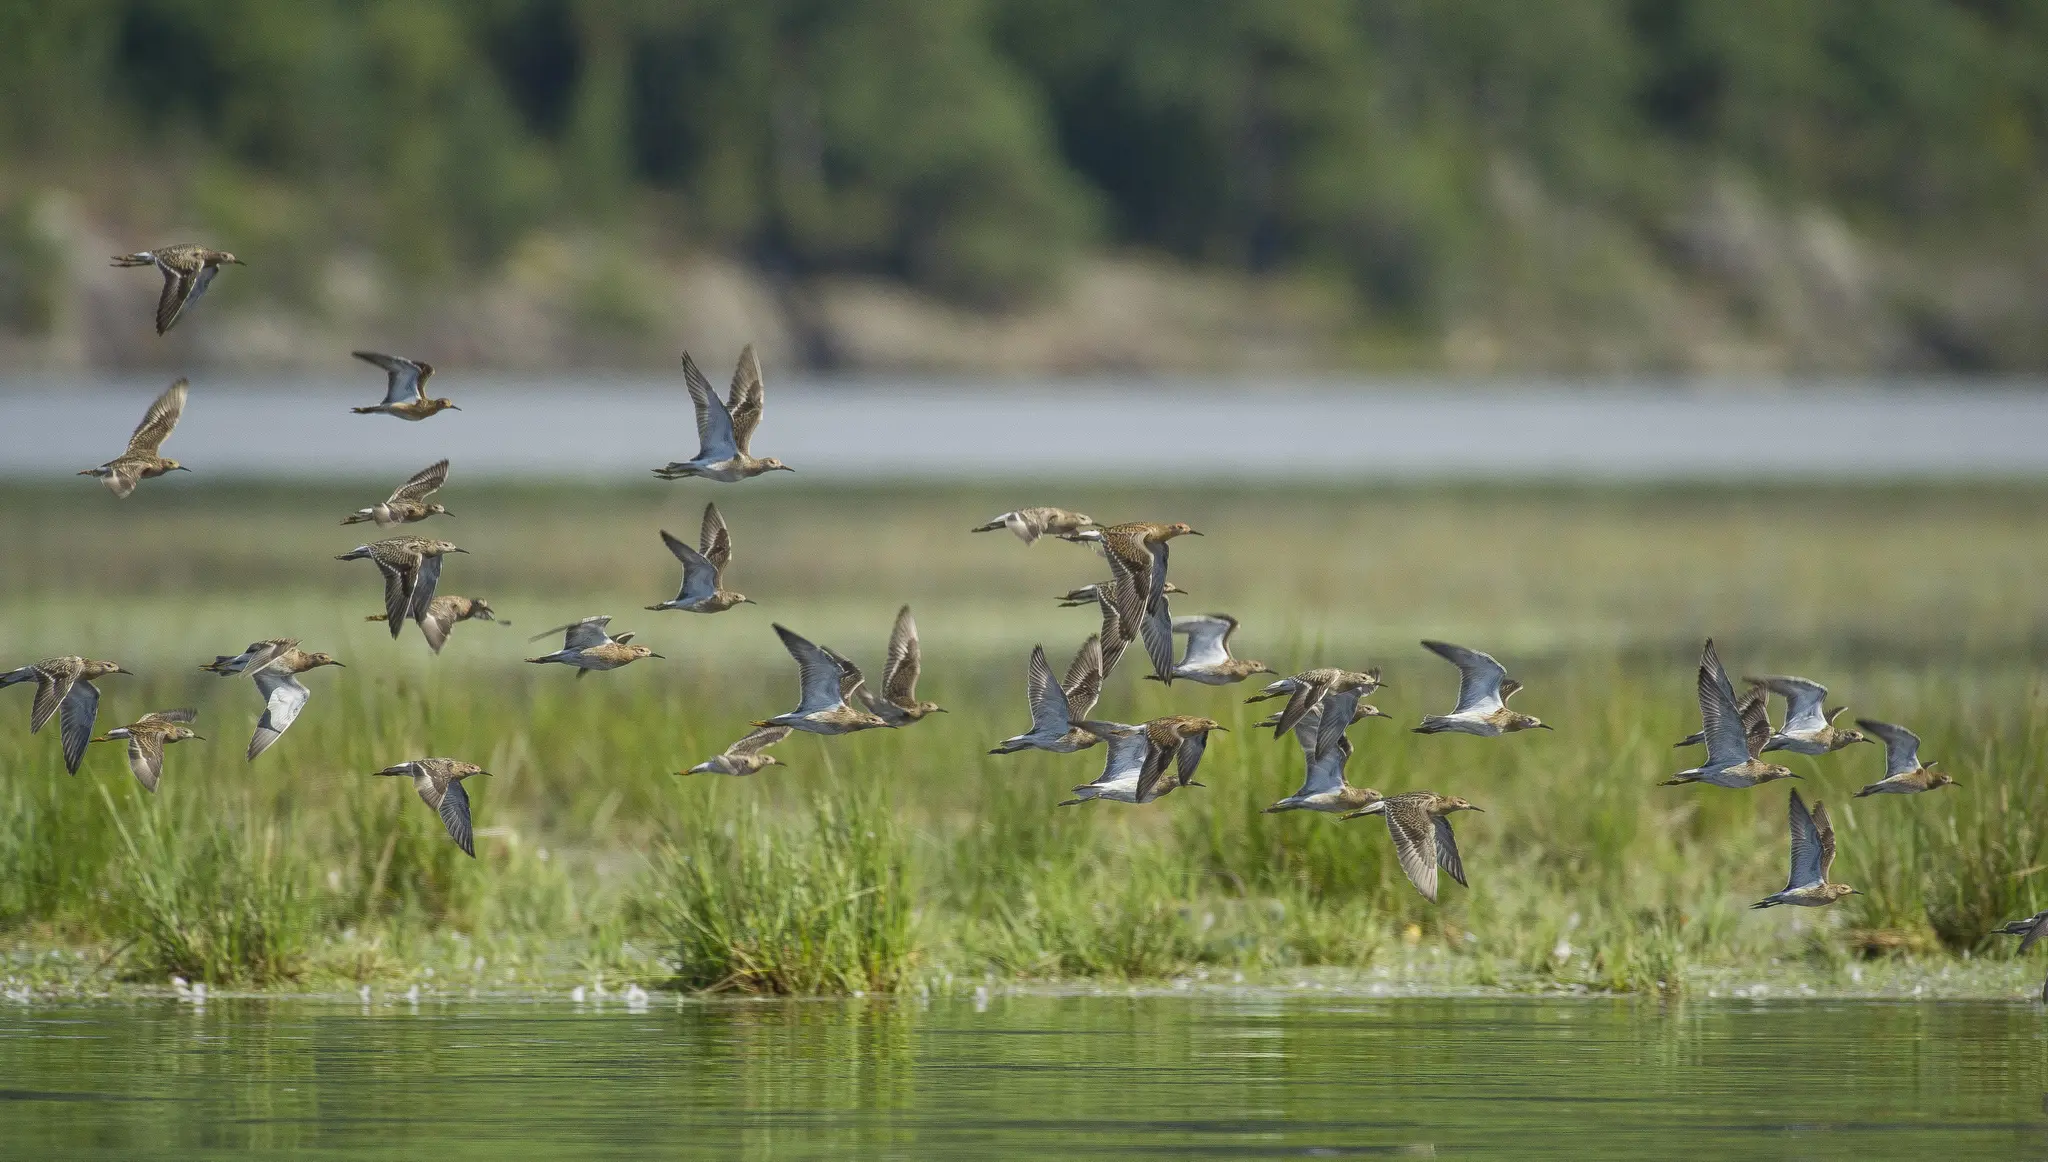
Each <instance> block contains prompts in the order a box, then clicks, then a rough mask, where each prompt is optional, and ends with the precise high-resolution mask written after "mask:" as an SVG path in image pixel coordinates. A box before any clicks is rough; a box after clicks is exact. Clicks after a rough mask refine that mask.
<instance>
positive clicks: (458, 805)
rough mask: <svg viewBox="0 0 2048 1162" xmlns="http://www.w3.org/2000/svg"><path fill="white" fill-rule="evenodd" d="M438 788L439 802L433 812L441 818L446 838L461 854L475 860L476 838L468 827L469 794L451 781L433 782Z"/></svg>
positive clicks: (438, 780) (437, 780)
mask: <svg viewBox="0 0 2048 1162" xmlns="http://www.w3.org/2000/svg"><path fill="white" fill-rule="evenodd" d="M434 781H435V783H436V785H437V786H438V787H439V788H440V791H441V795H440V799H441V801H440V802H439V803H436V804H434V810H435V811H436V812H437V813H439V814H440V816H441V825H442V826H444V827H446V828H447V829H448V838H450V839H452V840H454V841H455V846H457V847H459V848H461V849H462V854H464V855H466V856H468V857H470V858H471V859H475V858H476V837H475V834H474V833H473V832H472V831H471V830H470V826H469V792H468V791H465V790H463V789H462V784H461V783H459V782H456V781H455V780H453V779H450V780H446V781H443V780H440V779H436V780H434Z"/></svg>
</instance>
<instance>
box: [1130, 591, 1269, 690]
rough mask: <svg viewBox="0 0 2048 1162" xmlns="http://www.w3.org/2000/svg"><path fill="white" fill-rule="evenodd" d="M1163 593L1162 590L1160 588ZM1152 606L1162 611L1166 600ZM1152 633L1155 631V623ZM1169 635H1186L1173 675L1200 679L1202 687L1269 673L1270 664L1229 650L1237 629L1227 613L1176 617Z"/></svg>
mask: <svg viewBox="0 0 2048 1162" xmlns="http://www.w3.org/2000/svg"><path fill="white" fill-rule="evenodd" d="M1161 592H1162V593H1163V592H1164V590H1163V589H1162V590H1161ZM1154 605H1155V607H1156V608H1157V609H1158V610H1159V611H1160V612H1162V613H1163V612H1164V610H1165V603H1164V602H1155V603H1154ZM1152 632H1153V633H1155V634H1156V633H1157V632H1158V627H1156V626H1154V627H1153V630H1152ZM1169 632H1170V633H1172V634H1186V635H1187V639H1188V648H1187V652H1186V653H1184V654H1182V655H1181V659H1180V662H1179V663H1178V664H1176V665H1175V666H1174V667H1173V672H1172V676H1173V677H1175V678H1185V679H1186V680H1188V681H1190V682H1200V683H1201V684H1202V685H1204V686H1228V685H1230V684H1232V683H1234V682H1242V681H1244V680H1245V679H1246V678H1249V677H1251V676H1252V675H1253V674H1270V673H1272V672H1273V667H1271V666H1269V665H1267V664H1266V663H1264V662H1254V661H1249V660H1247V659H1243V658H1237V657H1233V656H1232V655H1231V653H1230V635H1231V634H1233V633H1236V632H1237V619H1236V618H1234V617H1232V616H1230V615H1229V614H1227V613H1206V614H1202V615H1199V616H1196V617H1176V618H1174V619H1172V621H1171V622H1170V623H1169ZM1145 676H1146V677H1147V678H1150V679H1152V680H1153V681H1155V682H1156V681H1162V680H1163V679H1161V678H1160V677H1159V676H1158V675H1157V674H1147V675H1145Z"/></svg>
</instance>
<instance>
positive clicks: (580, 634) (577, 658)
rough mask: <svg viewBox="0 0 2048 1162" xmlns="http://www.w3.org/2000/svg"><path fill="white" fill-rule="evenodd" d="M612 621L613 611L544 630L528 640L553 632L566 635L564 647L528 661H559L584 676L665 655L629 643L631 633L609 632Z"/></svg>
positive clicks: (563, 640) (631, 636) (563, 639)
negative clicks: (607, 627)
mask: <svg viewBox="0 0 2048 1162" xmlns="http://www.w3.org/2000/svg"><path fill="white" fill-rule="evenodd" d="M611 620H612V618H611V614H608V613H600V614H598V615H596V616H595V617H586V618H584V619H583V620H581V621H572V622H570V623H569V624H568V625H558V626H556V627H555V628H553V629H544V630H542V631H540V632H539V633H537V634H534V635H533V636H532V637H530V638H528V639H526V640H528V641H535V642H537V641H539V640H540V639H542V638H544V637H547V636H548V635H549V634H556V633H558V634H561V635H562V648H561V649H559V650H556V651H555V652H554V653H551V654H542V655H541V656H540V657H537V658H528V659H526V660H527V661H529V662H543V663H544V662H559V663H561V664H562V665H565V666H574V667H576V677H577V678H579V679H580V678H582V677H583V676H584V675H585V674H588V673H589V672H590V671H592V670H616V669H618V668H619V667H620V666H624V665H629V664H631V663H633V662H637V661H639V660H640V659H641V658H658V657H661V655H660V654H657V653H655V652H654V651H653V650H652V649H649V648H648V647H646V646H636V645H629V644H627V643H629V642H631V641H632V640H633V635H632V634H631V633H622V634H618V635H617V636H614V635H612V634H610V633H608V632H606V630H605V627H606V626H608V625H610V624H611Z"/></svg>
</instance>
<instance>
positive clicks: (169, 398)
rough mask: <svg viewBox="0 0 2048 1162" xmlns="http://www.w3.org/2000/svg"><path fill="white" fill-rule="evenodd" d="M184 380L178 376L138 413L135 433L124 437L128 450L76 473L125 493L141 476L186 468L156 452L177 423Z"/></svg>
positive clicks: (146, 477) (118, 493)
mask: <svg viewBox="0 0 2048 1162" xmlns="http://www.w3.org/2000/svg"><path fill="white" fill-rule="evenodd" d="M187 390H188V388H187V384H186V382H185V381H184V380H182V379H180V380H179V381H178V382H176V383H173V384H172V385H171V386H169V387H167V388H165V389H164V393H163V394H162V395H160V396H157V397H156V402H154V403H152V404H150V405H149V410H148V411H146V412H144V413H143V414H142V422H141V423H139V424H137V425H135V434H134V435H132V436H129V437H128V450H127V451H125V452H123V453H121V454H120V455H119V456H116V457H114V458H113V459H112V460H109V461H107V462H106V463H105V464H102V465H100V466H99V467H97V468H87V469H85V470H84V471H82V472H80V473H79V475H80V476H97V477H99V480H100V483H101V484H104V485H106V486H107V491H108V492H111V493H113V494H114V495H115V496H119V497H126V496H128V495H129V494H130V493H132V492H134V491H135V486H136V485H137V484H140V483H142V482H143V481H145V480H151V479H154V478H156V477H158V476H162V475H163V474H164V473H166V472H190V471H192V470H191V469H190V468H187V467H185V466H184V465H183V464H180V463H178V462H177V461H176V460H166V459H164V458H163V457H162V456H159V455H157V451H158V449H160V448H162V447H163V444H164V441H165V440H166V439H168V438H169V437H170V434H171V431H172V430H173V429H174V428H176V427H177V426H178V417H179V416H182V415H184V414H185V395H186V392H187Z"/></svg>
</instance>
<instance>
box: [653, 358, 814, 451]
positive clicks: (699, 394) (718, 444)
mask: <svg viewBox="0 0 2048 1162" xmlns="http://www.w3.org/2000/svg"><path fill="white" fill-rule="evenodd" d="M683 383H684V384H685V385H686V386H687V387H688V388H689V389H690V404H691V406H692V407H693V408H695V409H696V412H697V454H696V455H695V456H693V457H691V458H690V459H688V460H674V461H670V462H669V463H668V464H666V465H663V466H662V467H660V468H656V469H655V470H654V474H655V475H656V476H659V477H661V478H662V479H663V480H682V479H685V478H687V477H691V476H695V477H699V478H701V479H704V480H716V481H718V482H719V483H721V484H736V483H738V482H739V481H742V480H749V479H752V478H753V477H756V476H759V475H761V474H762V473H764V472H777V471H780V472H794V471H796V469H794V468H791V467H790V466H789V465H787V464H784V463H783V462H782V461H780V460H777V459H776V458H775V457H773V456H765V457H761V458H759V459H756V458H755V457H754V455H753V454H752V453H751V452H749V451H748V450H747V446H748V444H750V443H752V441H753V439H754V429H755V428H758V427H760V426H761V413H762V411H763V410H764V409H765V408H766V406H767V388H766V387H765V386H764V384H763V382H762V379H761V361H760V360H759V359H758V358H756V357H755V355H754V346H753V344H751V343H749V344H748V345H747V346H746V347H745V348H743V349H742V350H741V351H740V361H739V366H737V367H735V368H734V369H733V373H732V387H731V389H730V390H729V391H728V392H727V396H726V398H725V399H724V400H720V399H719V398H718V393H717V392H715V391H713V390H711V381H710V380H708V379H706V378H704V373H703V372H702V371H699V370H698V369H697V361H696V360H694V359H692V358H690V355H689V352H687V351H686V352H684V353H683Z"/></svg>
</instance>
